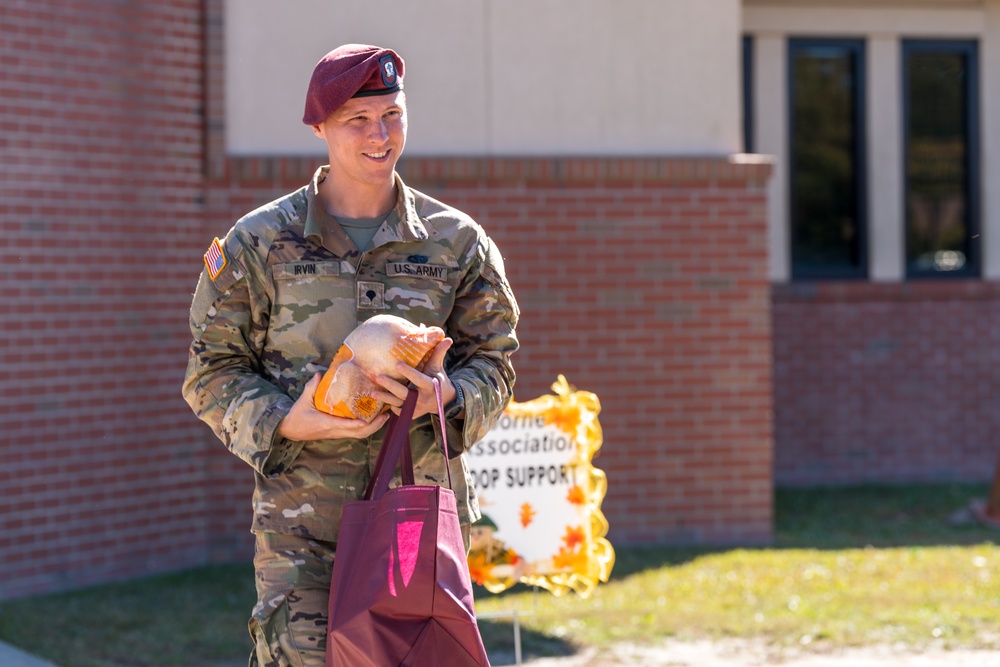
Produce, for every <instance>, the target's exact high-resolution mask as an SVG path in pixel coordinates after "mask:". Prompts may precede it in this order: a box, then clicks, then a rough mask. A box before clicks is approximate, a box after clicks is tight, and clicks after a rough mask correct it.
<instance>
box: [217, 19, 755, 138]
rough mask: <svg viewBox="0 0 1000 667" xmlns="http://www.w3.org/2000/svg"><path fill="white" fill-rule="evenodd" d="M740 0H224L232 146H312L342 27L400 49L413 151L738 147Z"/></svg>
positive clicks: (343, 37)
mask: <svg viewBox="0 0 1000 667" xmlns="http://www.w3.org/2000/svg"><path fill="white" fill-rule="evenodd" d="M740 11H741V10H740V2H739V0H700V1H699V2H690V1H689V0H626V1H625V2H621V1H620V0H544V1H540V0H503V1H500V0H408V1H407V2H404V3H391V4H374V3H365V2H336V1H332V0H295V2H290V3H276V2H273V0H227V1H226V63H227V70H226V93H227V123H226V132H227V135H226V136H227V146H228V149H229V151H230V152H231V153H233V154H238V155H274V154H310V153H317V152H321V145H320V144H319V142H318V140H316V139H314V138H313V136H312V133H311V132H310V131H309V130H308V128H306V127H305V126H303V125H302V124H301V121H300V119H301V115H302V106H303V96H304V93H305V89H306V85H307V84H308V80H309V74H310V73H311V71H312V68H313V66H314V65H315V64H316V61H317V60H318V59H319V58H320V57H321V56H322V55H323V54H324V53H326V52H327V51H329V50H330V49H331V48H333V47H334V46H336V45H338V44H341V43H344V42H368V43H376V44H380V45H384V46H391V47H392V48H395V49H396V50H398V51H399V53H400V55H402V56H403V58H404V59H405V61H406V83H405V85H406V89H407V101H408V105H409V110H410V134H409V138H408V141H407V152H408V153H409V154H411V155H440V154H453V155H454V154H458V155H483V154H491V155H542V154H560V155H572V154H578V155H579V154H584V155H591V154H596V155H601V154H627V155H635V154H651V155H653V154H656V155H671V154H674V155H676V154H725V153H734V152H738V151H739V150H740V147H741V145H742V137H741V119H740V112H741V104H740V55H739V54H740V52H739V34H740Z"/></svg>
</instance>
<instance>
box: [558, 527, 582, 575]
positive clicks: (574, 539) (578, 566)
mask: <svg viewBox="0 0 1000 667" xmlns="http://www.w3.org/2000/svg"><path fill="white" fill-rule="evenodd" d="M562 542H563V546H561V547H559V553H557V554H556V555H555V556H553V557H552V564H553V565H555V566H556V567H557V568H558V569H560V570H570V571H572V572H576V573H579V574H585V573H586V572H587V565H588V562H587V552H586V550H585V549H584V547H585V546H586V544H587V535H586V533H585V532H584V530H583V527H582V526H566V534H565V535H563V538H562Z"/></svg>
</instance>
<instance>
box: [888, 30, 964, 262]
mask: <svg viewBox="0 0 1000 667" xmlns="http://www.w3.org/2000/svg"><path fill="white" fill-rule="evenodd" d="M903 68H904V69H903V77H904V78H903V81H904V86H903V95H904V98H903V108H904V114H905V119H904V124H905V128H906V129H905V132H906V134H905V137H906V144H905V150H906V183H905V192H906V270H907V274H908V275H909V276H913V277H919V276H944V275H975V274H976V273H978V266H977V265H978V252H976V247H975V240H976V239H975V235H976V227H977V226H978V220H977V218H978V201H977V200H978V192H977V191H976V190H977V188H978V186H977V185H976V184H977V183H978V155H977V144H978V138H977V137H976V131H975V127H976V107H977V101H976V87H977V86H976V80H977V66H976V46H975V44H974V43H970V42H921V41H907V42H904V44H903Z"/></svg>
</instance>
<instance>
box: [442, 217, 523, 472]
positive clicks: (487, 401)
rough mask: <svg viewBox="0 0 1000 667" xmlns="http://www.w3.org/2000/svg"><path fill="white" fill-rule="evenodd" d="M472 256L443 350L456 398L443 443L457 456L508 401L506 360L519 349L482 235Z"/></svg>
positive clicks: (510, 306) (511, 303) (506, 288)
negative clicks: (448, 343) (446, 348)
mask: <svg viewBox="0 0 1000 667" xmlns="http://www.w3.org/2000/svg"><path fill="white" fill-rule="evenodd" d="M471 252H472V253H474V255H473V257H472V261H471V263H470V267H469V270H468V272H467V274H466V276H465V278H464V280H463V281H462V283H461V284H460V286H459V289H458V292H457V294H456V298H455V306H454V309H453V310H452V314H451V317H449V319H448V323H447V332H448V335H449V336H451V338H452V339H453V340H454V341H455V342H454V345H452V348H451V349H450V350H449V351H448V360H447V361H446V372H447V373H448V377H449V378H451V381H452V382H453V383H454V384H455V386H456V387H457V388H458V390H459V395H460V397H461V398H460V399H459V401H458V402H459V404H458V405H456V406H454V409H453V410H451V411H450V414H449V419H448V445H449V449H451V450H452V453H453V454H456V455H457V454H459V453H462V452H465V451H467V450H468V449H469V448H470V447H472V445H474V444H475V443H476V442H478V441H479V440H481V439H482V438H483V436H485V435H486V433H487V432H488V431H489V430H490V429H491V428H493V426H494V425H495V424H496V423H497V421H498V420H499V419H500V416H501V415H502V414H503V411H504V409H505V408H506V407H507V405H508V403H510V400H511V397H512V396H513V390H514V379H515V374H514V367H513V366H512V365H511V361H510V356H511V354H513V353H514V352H515V351H516V350H517V348H518V341H517V336H516V334H515V328H516V327H517V321H518V317H519V314H520V313H519V311H518V307H517V301H516V300H515V299H514V293H513V291H512V290H511V288H510V285H509V284H508V282H507V278H506V275H505V272H504V265H503V258H502V257H501V255H500V252H499V250H498V249H497V247H496V244H494V243H493V240H492V239H490V238H489V237H487V236H485V235H482V236H481V237H480V238H479V240H478V242H477V243H476V245H475V246H474V247H473V249H472V251H471Z"/></svg>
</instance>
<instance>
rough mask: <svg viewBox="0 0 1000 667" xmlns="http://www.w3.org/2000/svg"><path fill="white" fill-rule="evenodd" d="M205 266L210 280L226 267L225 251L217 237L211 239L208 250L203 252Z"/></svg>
mask: <svg viewBox="0 0 1000 667" xmlns="http://www.w3.org/2000/svg"><path fill="white" fill-rule="evenodd" d="M205 268H206V269H208V277H209V278H211V279H212V280H215V279H216V278H218V277H219V274H220V273H222V269H224V268H226V251H225V250H224V249H223V247H222V243H221V242H220V241H219V239H218V237H216V238H215V240H213V241H212V245H210V246H209V247H208V252H206V253H205Z"/></svg>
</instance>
